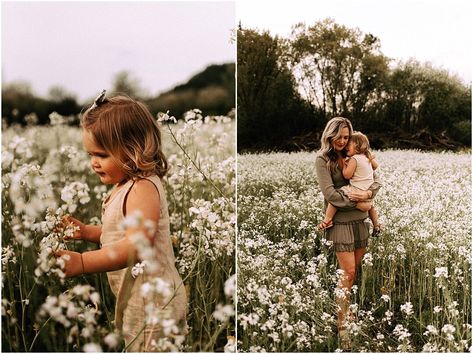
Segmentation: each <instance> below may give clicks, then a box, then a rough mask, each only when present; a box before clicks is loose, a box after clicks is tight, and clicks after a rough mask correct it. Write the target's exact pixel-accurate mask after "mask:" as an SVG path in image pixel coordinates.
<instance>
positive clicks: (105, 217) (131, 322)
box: [100, 175, 187, 352]
mask: <svg viewBox="0 0 473 354" xmlns="http://www.w3.org/2000/svg"><path fill="white" fill-rule="evenodd" d="M146 179H147V180H149V181H151V182H152V183H153V184H154V185H155V187H156V189H157V190H158V192H159V200H160V205H161V210H160V217H159V222H158V229H157V231H156V234H155V239H154V247H155V252H156V255H157V263H158V270H157V271H156V272H154V273H153V274H149V271H147V270H146V267H145V268H144V272H143V273H142V274H139V275H138V276H137V277H136V278H134V277H133V276H132V273H131V270H132V267H133V266H129V267H127V268H124V269H120V270H117V271H113V272H108V273H107V277H108V281H109V284H110V288H111V289H112V291H113V293H114V295H115V297H116V305H115V326H116V327H117V329H118V330H120V331H123V335H124V337H125V344H126V345H128V344H130V342H132V345H131V346H130V347H129V348H128V349H127V350H128V351H133V352H142V351H151V350H152V348H151V342H152V340H153V339H155V340H156V341H158V339H159V338H160V337H162V331H161V330H160V328H159V327H157V326H156V325H155V326H152V325H147V326H146V328H145V329H144V331H142V329H143V327H144V325H145V306H146V304H147V301H148V300H147V299H145V298H144V297H143V296H142V294H141V286H142V284H143V283H145V282H147V281H149V280H151V279H153V278H155V277H159V278H161V279H162V280H164V281H166V282H167V283H168V284H170V286H171V291H172V292H173V293H174V297H173V298H172V300H171V301H170V302H169V300H168V301H166V304H164V303H159V304H158V305H159V306H163V305H166V307H165V309H163V311H164V312H165V314H166V316H168V317H169V318H172V319H174V320H175V321H176V325H178V327H180V329H181V333H183V332H185V327H186V306H187V298H186V291H185V288H184V284H183V283H182V279H181V277H180V276H179V274H178V272H177V269H176V267H175V264H174V263H175V258H174V252H173V248H172V243H171V238H170V229H169V214H168V205H167V201H166V195H165V191H164V188H163V185H162V183H161V180H160V178H159V177H158V176H156V175H153V176H150V177H146ZM134 183H135V181H133V180H129V181H127V182H126V183H125V184H123V185H121V186H119V187H115V188H114V189H113V192H112V194H111V195H110V196H109V198H107V199H106V200H105V202H104V203H103V205H102V235H101V237H100V242H101V245H102V247H108V246H111V245H113V244H114V243H115V242H117V241H120V240H122V239H123V238H124V237H125V230H124V229H123V227H122V226H121V225H122V223H123V220H124V218H125V216H124V213H123V210H124V203H125V201H126V196H127V194H128V193H129V191H130V189H131V187H132V186H133V184H134ZM154 301H158V302H159V301H161V302H162V301H163V300H154ZM140 332H141V333H140ZM137 336H138V337H137ZM135 338H136V340H135Z"/></svg>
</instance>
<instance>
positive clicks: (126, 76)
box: [112, 70, 147, 100]
mask: <svg viewBox="0 0 473 354" xmlns="http://www.w3.org/2000/svg"><path fill="white" fill-rule="evenodd" d="M112 92H116V93H121V94H126V95H128V96H130V97H132V98H136V99H140V100H143V99H145V97H146V96H147V94H146V92H145V90H144V89H143V88H142V87H141V85H140V81H139V80H138V79H137V78H135V77H132V75H131V74H130V72H128V71H126V70H123V71H120V72H118V73H117V74H116V75H115V77H114V79H113V83H112Z"/></svg>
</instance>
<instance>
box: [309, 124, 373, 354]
mask: <svg viewBox="0 0 473 354" xmlns="http://www.w3.org/2000/svg"><path fill="white" fill-rule="evenodd" d="M353 135H356V136H358V135H362V136H363V137H364V138H363V137H361V140H359V139H353V140H354V141H351V140H350V139H351V138H352V136H353ZM355 140H356V141H357V142H358V143H356V142H355ZM348 155H350V156H353V157H352V158H350V157H349V158H348V159H347V156H348ZM358 155H360V156H358ZM363 156H365V157H364V158H363ZM376 167H377V163H376V161H375V160H374V156H373V155H372V154H371V153H370V152H369V143H368V141H367V138H366V136H364V135H363V134H361V133H358V132H353V128H352V125H351V122H350V121H349V120H348V119H346V118H342V117H336V118H332V119H331V120H330V121H329V122H328V123H327V125H326V127H325V129H324V132H323V134H322V138H321V147H320V150H319V151H318V153H317V157H316V173H317V179H318V183H319V186H320V189H321V191H322V194H323V196H324V202H325V207H326V211H327V214H326V216H325V219H324V221H322V222H321V223H320V224H319V227H318V228H319V229H320V230H321V229H323V230H325V232H326V237H327V240H329V241H332V242H333V247H334V250H335V253H336V256H337V260H338V264H339V267H340V268H341V269H342V270H343V271H344V276H343V277H342V279H341V281H340V283H339V290H340V291H338V292H337V303H338V305H339V311H338V320H337V326H338V331H339V338H340V340H341V344H342V347H343V349H349V347H350V338H349V335H348V331H347V329H346V320H349V318H347V315H348V308H349V304H350V292H351V288H352V286H353V283H354V281H355V276H356V269H357V268H358V267H359V266H360V264H361V261H362V258H363V255H364V254H365V251H366V247H367V245H368V237H369V223H368V222H366V219H367V218H368V212H369V215H370V217H371V218H372V221H373V225H374V231H373V233H378V232H379V225H378V223H377V213H376V211H375V210H374V208H373V206H372V202H371V199H372V198H373V197H374V196H375V195H376V193H377V192H378V190H379V188H380V186H381V185H380V183H379V181H378V178H377V176H376V174H373V169H375V168H376ZM351 178H353V183H352V182H351V180H350V179H351ZM355 180H356V181H360V180H362V185H364V186H365V188H358V187H357V186H358V185H356V184H355V183H354V182H355ZM344 186H346V187H344ZM342 187H343V188H342ZM371 209H372V210H371Z"/></svg>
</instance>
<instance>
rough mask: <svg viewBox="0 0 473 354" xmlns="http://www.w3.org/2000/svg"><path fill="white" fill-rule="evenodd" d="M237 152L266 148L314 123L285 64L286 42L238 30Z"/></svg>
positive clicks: (267, 35)
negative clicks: (246, 149)
mask: <svg viewBox="0 0 473 354" xmlns="http://www.w3.org/2000/svg"><path fill="white" fill-rule="evenodd" d="M237 36H238V53H237V60H238V85H237V96H238V102H237V104H238V149H239V150H241V149H245V148H257V149H258V148H267V147H268V146H275V145H278V144H281V143H283V142H284V140H286V139H288V138H290V137H291V136H293V135H295V134H297V133H299V132H300V131H301V127H304V128H305V129H312V128H313V127H314V126H315V123H316V121H315V120H314V119H313V115H312V114H311V112H310V108H309V107H308V105H307V104H306V103H305V102H304V101H303V100H302V99H301V98H300V96H299V94H298V92H297V90H296V89H295V83H294V79H293V78H292V75H291V73H290V71H289V70H288V69H287V66H286V64H285V62H284V59H285V52H286V48H285V43H284V42H282V41H281V40H279V39H278V38H277V37H276V38H272V37H271V36H270V35H269V33H267V32H264V33H259V32H257V31H255V30H251V29H242V28H240V29H239V30H238V34H237Z"/></svg>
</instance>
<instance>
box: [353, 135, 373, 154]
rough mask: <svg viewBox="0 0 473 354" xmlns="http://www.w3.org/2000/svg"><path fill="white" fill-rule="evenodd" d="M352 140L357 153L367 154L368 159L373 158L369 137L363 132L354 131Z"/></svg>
mask: <svg viewBox="0 0 473 354" xmlns="http://www.w3.org/2000/svg"><path fill="white" fill-rule="evenodd" d="M350 141H351V142H353V144H354V145H355V152H356V153H357V154H362V155H365V156H366V157H367V158H368V159H371V156H372V154H371V151H370V141H369V140H368V137H367V136H366V135H365V134H363V133H362V132H358V131H354V132H353V134H352V135H351V138H350Z"/></svg>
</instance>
